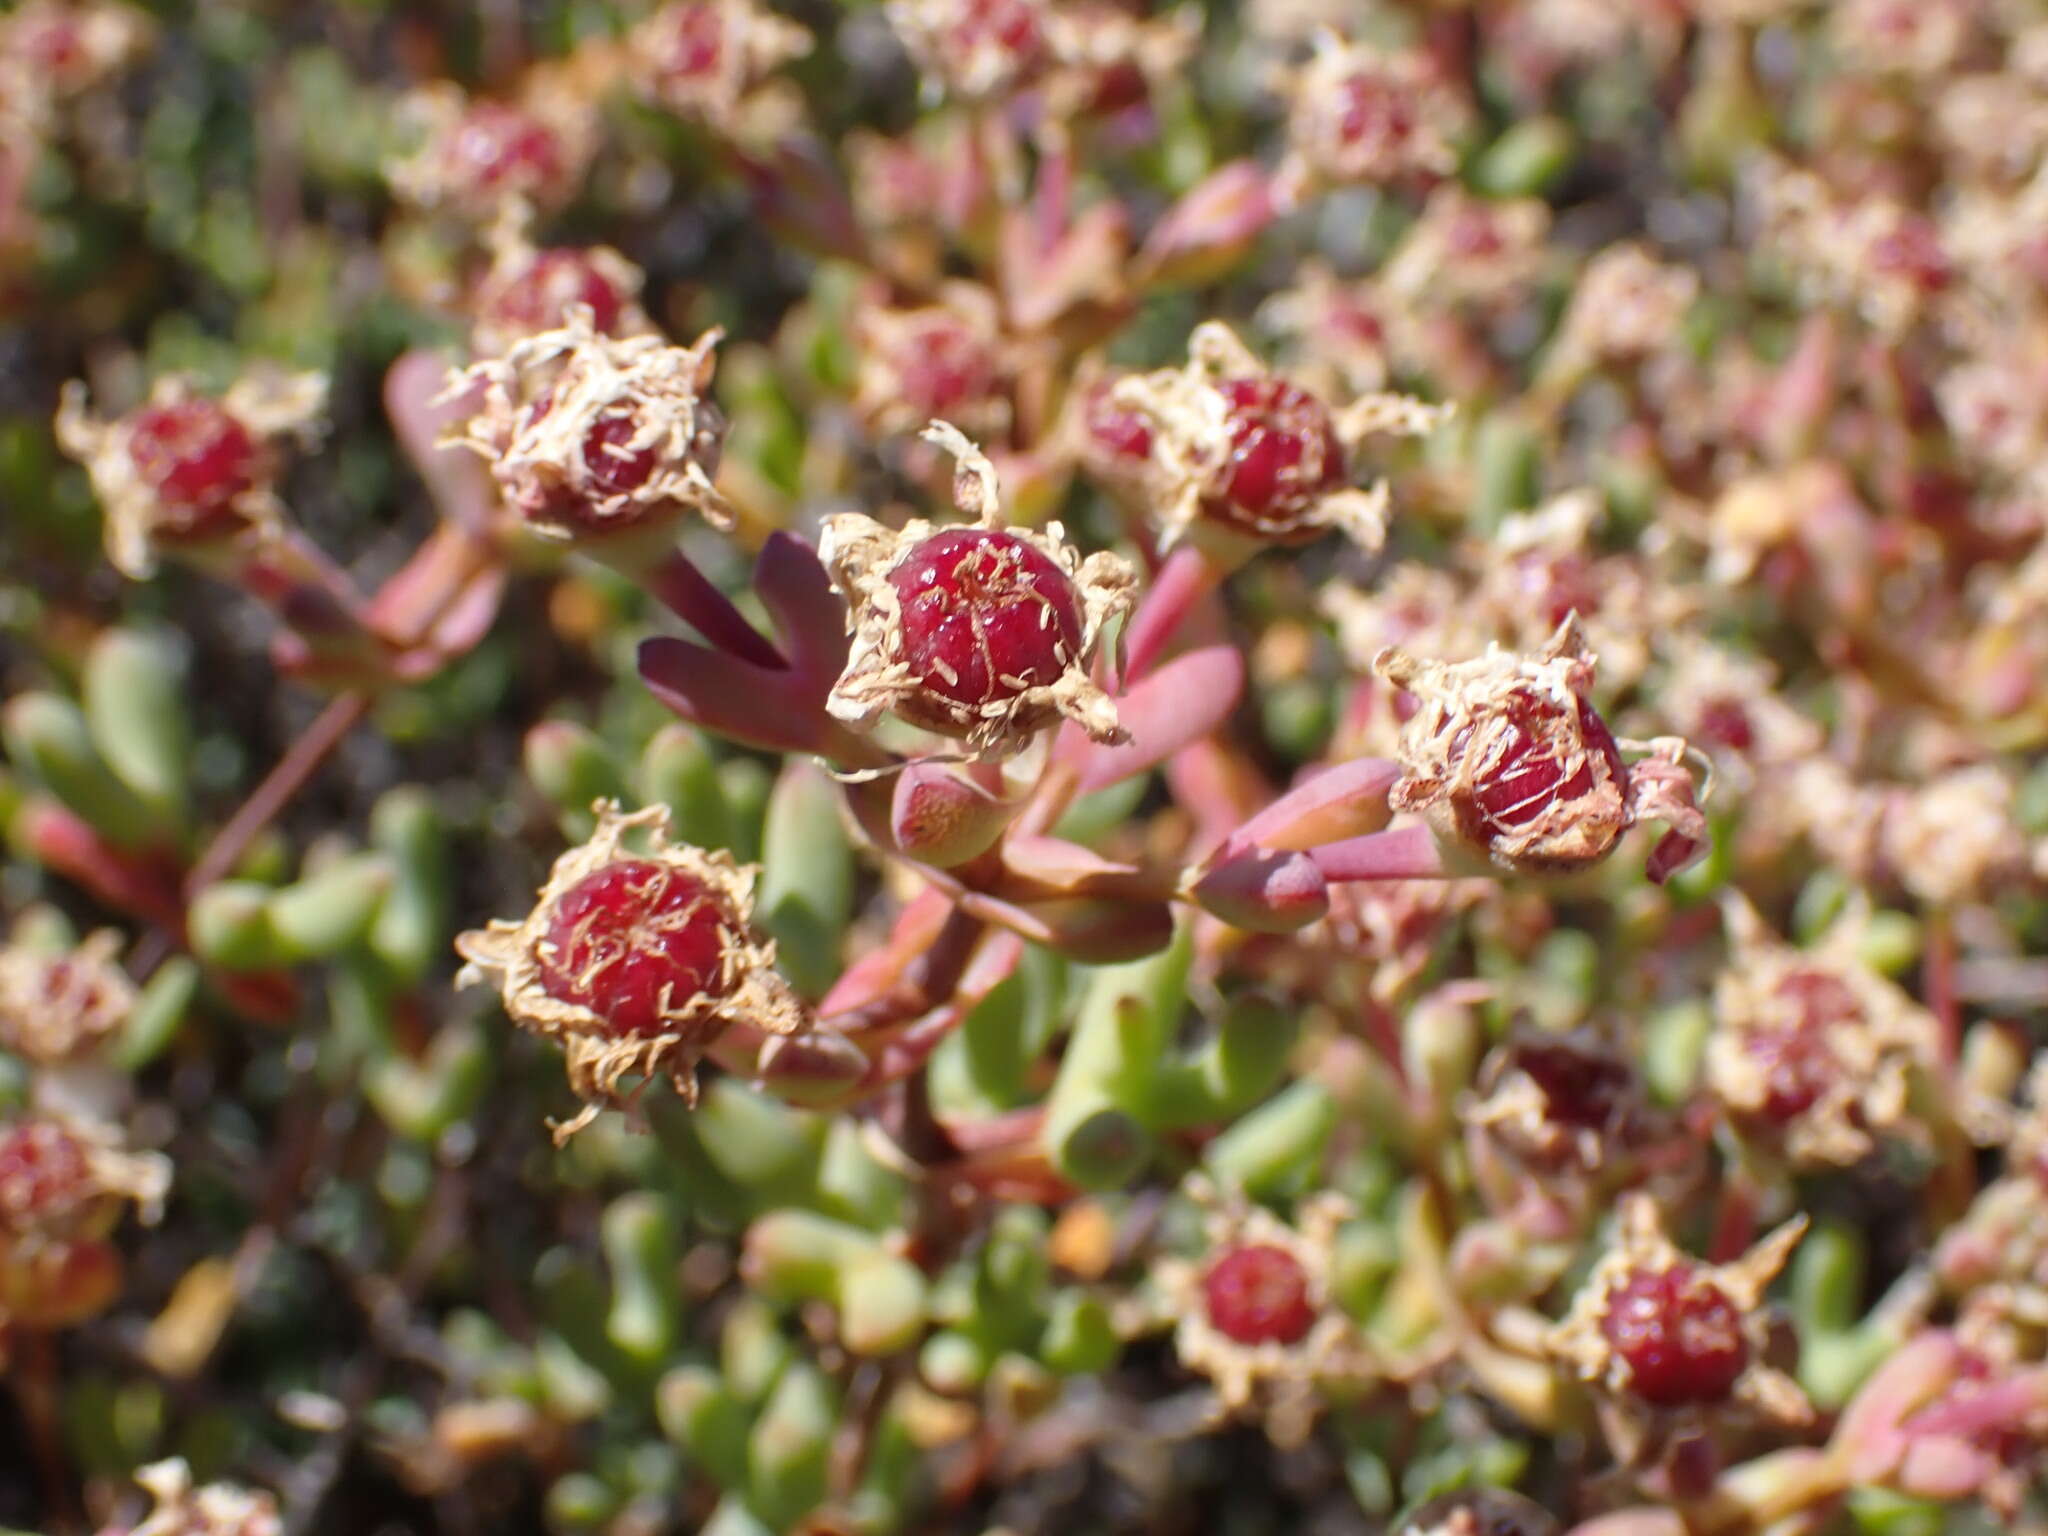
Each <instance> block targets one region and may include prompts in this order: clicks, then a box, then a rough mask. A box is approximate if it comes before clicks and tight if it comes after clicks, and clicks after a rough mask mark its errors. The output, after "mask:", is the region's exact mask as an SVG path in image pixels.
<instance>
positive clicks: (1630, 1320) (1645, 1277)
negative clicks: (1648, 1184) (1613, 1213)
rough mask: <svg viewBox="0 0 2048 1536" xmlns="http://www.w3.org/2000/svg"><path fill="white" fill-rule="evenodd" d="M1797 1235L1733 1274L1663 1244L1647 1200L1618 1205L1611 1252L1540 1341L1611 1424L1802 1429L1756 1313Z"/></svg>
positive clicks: (1795, 1390)
mask: <svg viewBox="0 0 2048 1536" xmlns="http://www.w3.org/2000/svg"><path fill="white" fill-rule="evenodd" d="M1805 1231H1806V1218H1805V1217H1804V1216H1798V1217H1795V1218H1793V1219H1792V1220H1791V1221H1789V1222H1787V1223H1786V1224H1785V1225H1784V1226H1782V1227H1780V1228H1778V1230H1777V1231H1775V1232H1773V1233H1772V1234H1771V1235H1770V1236H1768V1237H1766V1238H1764V1239H1763V1240H1762V1241H1761V1242H1759V1243H1758V1244H1757V1245H1756V1246H1755V1247H1753V1248H1751V1249H1750V1250H1749V1252H1747V1253H1745V1254H1744V1255H1743V1256H1742V1257H1741V1258H1739V1259H1736V1260H1734V1261H1733V1262H1732V1263H1727V1264H1706V1263H1703V1262H1701V1261H1700V1260H1698V1259H1695V1258H1692V1257H1691V1256H1689V1255H1687V1254H1685V1253H1683V1252H1681V1251H1680V1250H1679V1249H1678V1248H1677V1247H1676V1246H1675V1245H1674V1244H1673V1243H1672V1242H1671V1240H1670V1239H1669V1238H1668V1237H1666V1236H1665V1235H1664V1226H1663V1221H1662V1219H1661V1218H1660V1216H1659V1215H1658V1211H1657V1204H1656V1202H1655V1201H1654V1200H1652V1199H1651V1198H1650V1197H1649V1196H1647V1195H1641V1194H1635V1195H1629V1196H1627V1197H1626V1198H1625V1199H1624V1200H1623V1201H1622V1204H1621V1212H1620V1226H1619V1233H1618V1239H1617V1241H1616V1243H1615V1245H1614V1247H1612V1248H1611V1249H1609V1251H1608V1252H1607V1253H1606V1254H1605V1255H1603V1256H1602V1257H1601V1259H1600V1261H1599V1263H1598V1264H1596V1265H1595V1266H1594V1267H1593V1271H1592V1273H1591V1274H1590V1275H1588V1276H1587V1277H1586V1281H1585V1284H1584V1285H1583V1286H1582V1287H1581V1288H1580V1290H1579V1293H1578V1295H1577V1297H1576V1298H1575V1299H1574V1300H1573V1302H1572V1307H1571V1311H1570V1312H1569V1313H1568V1314H1567V1315H1566V1316H1565V1318H1564V1320H1563V1321H1562V1322H1560V1323H1559V1324H1557V1326H1556V1327H1554V1328H1553V1329H1551V1330H1550V1333H1549V1335H1548V1341H1547V1343H1548V1348H1549V1351H1550V1353H1551V1355H1552V1356H1553V1357H1554V1358H1556V1359H1557V1360H1558V1361H1559V1362H1560V1363H1562V1364H1563V1365H1565V1366H1567V1367H1568V1368H1569V1369H1570V1370H1571V1371H1572V1373H1573V1374H1574V1375H1575V1376H1577V1377H1578V1379H1579V1380H1581V1381H1583V1382H1586V1383H1587V1384H1588V1385H1590V1386H1592V1387H1593V1388H1595V1390H1596V1391H1597V1392H1598V1393H1599V1394H1600V1396H1601V1397H1602V1399H1603V1400H1604V1402H1605V1403H1606V1404H1607V1405H1609V1406H1611V1407H1612V1408H1615V1409H1618V1410H1619V1415H1618V1417H1617V1420H1616V1422H1617V1424H1630V1423H1631V1421H1633V1422H1634V1424H1635V1425H1637V1426H1639V1425H1640V1424H1641V1422H1642V1421H1644V1420H1646V1419H1653V1418H1655V1417H1657V1416H1660V1415H1674V1416H1680V1417H1684V1418H1694V1419H1711V1418H1713V1417H1715V1416H1718V1415H1723V1414H1726V1413H1728V1412H1729V1411H1731V1410H1747V1411H1749V1412H1751V1413H1754V1414H1756V1415H1759V1416H1761V1417H1763V1418H1764V1419H1767V1420H1770V1421H1774V1422H1776V1423H1779V1424H1803V1423H1806V1422H1807V1421H1809V1420H1810V1419H1811V1418H1812V1416H1813V1409H1812V1405H1811V1404H1809V1403H1808V1402H1807V1400H1806V1395H1805V1394H1804V1393H1803V1392H1801V1391H1800V1390H1799V1387H1798V1385H1797V1384H1796V1383H1794V1382H1793V1380H1792V1379H1791V1378H1790V1377H1789V1376H1786V1375H1785V1374H1784V1373H1783V1372H1781V1371H1778V1370H1776V1369H1774V1368H1772V1367H1771V1366H1769V1365H1767V1364H1766V1363H1765V1354H1766V1351H1767V1349H1768V1347H1769V1344H1770V1334H1769V1325H1768V1320H1767V1318H1766V1316H1765V1314H1764V1292H1765V1290H1766V1289H1767V1288H1768V1287H1769V1285H1770V1283H1771V1281H1772V1280H1773V1279H1774V1278H1775V1277H1776V1276H1777V1273H1778V1271H1779V1270H1781V1269H1783V1268H1784V1266H1785V1261H1786V1259H1788V1258H1789V1257H1790V1256H1791V1253H1792V1250H1793V1249H1794V1248H1795V1247H1797V1246H1798V1244H1799V1240H1800V1238H1801V1237H1802V1236H1803V1235H1804V1234H1805Z"/></svg>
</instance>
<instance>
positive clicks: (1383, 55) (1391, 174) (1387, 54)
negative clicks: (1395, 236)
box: [1280, 32, 1472, 196]
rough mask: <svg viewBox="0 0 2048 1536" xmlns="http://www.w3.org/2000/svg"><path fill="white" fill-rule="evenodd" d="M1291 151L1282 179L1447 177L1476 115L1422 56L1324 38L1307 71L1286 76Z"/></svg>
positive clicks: (1311, 182) (1340, 182) (1306, 182)
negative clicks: (1289, 160) (1462, 138)
mask: <svg viewBox="0 0 2048 1536" xmlns="http://www.w3.org/2000/svg"><path fill="white" fill-rule="evenodd" d="M1280 84H1281V88H1282V90H1283V91H1284V93H1285V94H1286V96H1287V99H1288V104H1289V116H1288V144H1289V148H1290V150H1291V153H1292V160H1291V162H1290V164H1289V166H1288V167H1287V168H1286V169H1285V170H1283V172H1282V179H1283V182H1289V183H1292V184H1293V185H1294V187H1295V189H1296V191H1295V192H1294V193H1293V194H1292V195H1294V196H1298V195H1301V194H1302V193H1305V192H1307V191H1309V190H1311V189H1313V188H1314V187H1315V186H1317V185H1336V186H1345V185H1351V184H1355V183H1364V184H1368V185H1373V184H1382V183H1387V182H1397V181H1411V180H1415V179H1419V178H1435V177H1439V176H1445V175H1448V174H1449V173H1450V172H1451V171H1452V170H1454V169H1456V167H1457V163H1458V156H1457V148H1456V141H1457V139H1458V138H1459V137H1460V136H1461V135H1462V134H1463V133H1464V132H1465V131H1466V129H1467V128H1468V127H1469V126H1470V124H1471V120H1472V109H1471V107H1470V105H1469V104H1468V103H1467V102H1466V101H1465V100H1464V98H1463V97H1462V96H1461V95H1460V94H1459V93H1458V92H1457V91H1456V90H1455V89H1453V88H1452V86H1451V85H1450V84H1449V82H1447V81H1446V80H1445V79H1444V78H1443V77H1442V75H1441V74H1440V73H1439V71H1438V69H1437V67H1436V64H1435V63H1434V61H1433V60H1431V59H1430V58H1429V56H1428V55H1426V54H1423V53H1414V52H1395V51H1390V50H1386V49H1381V48H1376V47H1372V46H1370V45H1368V44H1364V43H1352V42H1345V41H1343V40H1342V39H1340V38H1339V37H1337V36H1336V35H1335V34H1334V33H1331V32H1324V33H1322V34H1320V35H1319V36H1318V37H1317V38H1316V44H1315V53H1314V54H1313V56H1311V57H1310V59H1309V60H1308V62H1307V63H1306V64H1303V65H1301V66H1299V67H1298V68H1289V69H1286V70H1284V71H1282V72H1281V74H1280Z"/></svg>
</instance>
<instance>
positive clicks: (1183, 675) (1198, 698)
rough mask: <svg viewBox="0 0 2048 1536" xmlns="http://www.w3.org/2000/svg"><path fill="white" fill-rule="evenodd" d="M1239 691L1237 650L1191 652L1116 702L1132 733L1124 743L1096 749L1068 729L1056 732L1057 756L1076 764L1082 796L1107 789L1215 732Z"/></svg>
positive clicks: (1220, 648)
mask: <svg viewBox="0 0 2048 1536" xmlns="http://www.w3.org/2000/svg"><path fill="white" fill-rule="evenodd" d="M1243 689H1244V658H1243V657H1242V656H1241V655H1239V654H1238V652H1237V651H1236V650H1234V649H1232V648H1231V647H1229V646H1212V647H1210V648H1208V649H1206V650H1200V651H1193V652H1190V653H1189V654H1188V655H1186V656H1180V657H1176V658H1175V659H1174V660H1173V661H1172V662H1170V663H1168V664H1167V665H1166V666H1164V667H1161V668H1160V669H1159V670H1158V671H1157V672H1155V673H1153V674H1152V675H1151V676H1150V677H1148V678H1145V679H1143V680H1142V681H1140V682H1139V683H1138V684H1137V685H1136V686H1135V687H1133V688H1132V689H1131V690H1130V692H1128V693H1126V694H1125V695H1124V696H1123V697H1122V698H1120V699H1118V700H1117V702H1116V712H1117V719H1118V720H1119V721H1120V722H1121V723H1122V725H1123V727H1124V729H1125V730H1127V731H1129V732H1130V733H1131V739H1130V740H1129V741H1127V742H1125V743H1124V744H1123V745H1121V746H1115V747H1109V746H1100V745H1097V744H1095V743H1092V742H1090V741H1089V740H1088V738H1087V737H1086V736H1084V735H1083V734H1082V733H1081V732H1080V730H1079V729H1077V728H1076V727H1074V726H1068V727H1067V728H1066V730H1065V731H1063V732H1062V733H1061V738H1060V743H1059V750H1060V753H1061V755H1062V756H1063V757H1065V758H1067V760H1068V761H1071V762H1075V763H1077V764H1078V766H1079V770H1080V778H1081V790H1082V792H1083V793H1084V794H1092V793H1093V792H1094V791H1096V790H1098V789H1107V788H1108V787H1109V786H1110V785H1112V784H1120V783H1122V782H1123V781H1124V780H1125V779H1128V778H1133V777H1135V776H1136V775H1138V774H1141V773H1145V772H1148V771H1149V770H1151V769H1153V768H1156V767H1157V766H1158V765H1159V764H1161V763H1163V762H1165V761H1166V759H1168V758H1169V757H1172V756H1173V755H1174V753H1176V752H1178V751H1180V750H1181V748H1183V747H1186V746H1188V745H1190V744H1192V743H1194V742H1197V741H1200V740H1201V739H1202V738H1203V737H1205V736H1207V735H1209V734H1210V733H1211V732H1213V731H1215V730H1216V729H1217V728H1218V727H1219V726H1221V725H1222V724H1223V722H1224V721H1225V720H1227V719H1229V718H1230V712H1231V711H1232V710H1234V709H1235V708H1237V700H1238V696H1239V694H1240V693H1241V692H1242V691H1243Z"/></svg>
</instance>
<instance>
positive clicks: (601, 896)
mask: <svg viewBox="0 0 2048 1536" xmlns="http://www.w3.org/2000/svg"><path fill="white" fill-rule="evenodd" d="M730 939H731V934H730V931H729V928H728V925H727V922H726V917H725V914H724V912H723V911H722V910H721V908H720V907H719V905H718V902H717V901H716V899H715V898H714V897H713V896H712V894H711V893H710V892H709V891H708V890H706V889H705V887H704V886H703V885H702V884H701V883H700V882H699V881H697V880H696V879H694V878H692V877H691V876H689V875H687V874H685V873H683V872H682V871H680V870H678V869H674V868H672V867H670V866H669V865H667V864H661V863H657V862H655V861H653V860H651V859H626V860H622V861H620V862H619V863H616V864H609V865H607V866H605V867H604V868H603V869H600V870H598V871H597V872H596V873H594V874H591V875H586V876H585V877H584V878H583V879H582V880H580V881H578V882H577V883H576V884H575V885H573V886H571V887H570V888H569V889H568V890H567V891H565V892H564V893H563V894H562V895H561V897H560V898H559V899H558V900H557V901H556V902H555V908H554V911H553V912H552V913H551V914H550V915H549V918H548V924H547V928H546V931H545V932H544V933H543V935H542V937H541V940H540V942H539V944H538V945H537V946H536V954H535V959H536V960H537V962H538V964H539V970H540V985H541V990H543V991H544V992H546V993H547V995H548V996H549V997H551V998H553V999H555V1000H556V1001H557V1002H562V1003H573V1004H575V1005H576V1006H578V1007H582V1008H587V1009H589V1010H590V1011H591V1012H592V1013H595V1014H596V1015H598V1017H599V1018H601V1019H602V1020H603V1021H604V1023H605V1026H606V1029H607V1031H608V1032H609V1033H610V1034H613V1035H619V1036H642V1037H644V1036H650V1035H659V1034H662V1033H664V1032H666V1031H667V1030H668V1029H669V1028H670V1027H671V1026H670V1023H669V1019H670V1017H672V1016H673V1015H674V1014H675V1013H676V1012H678V1011H679V1010H681V1009H682V1008H683V1007H684V1006H685V1005H686V1004H687V1003H688V1002H689V1001H690V1000H691V999H692V998H696V997H711V998H719V997H724V996H725V995H726V994H727V993H728V992H730V991H731V989H732V987H733V985H734V982H735V979H736V978H735V977H733V976H732V975H730V974H728V969H727V967H726V965H725V956H726V952H727V950H728V948H729V947H730Z"/></svg>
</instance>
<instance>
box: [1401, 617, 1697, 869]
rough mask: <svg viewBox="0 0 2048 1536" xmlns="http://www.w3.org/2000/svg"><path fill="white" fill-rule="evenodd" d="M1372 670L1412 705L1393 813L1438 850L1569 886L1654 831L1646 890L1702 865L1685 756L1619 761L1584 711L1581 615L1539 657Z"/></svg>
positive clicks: (1665, 753) (1589, 659) (1496, 656)
mask: <svg viewBox="0 0 2048 1536" xmlns="http://www.w3.org/2000/svg"><path fill="white" fill-rule="evenodd" d="M1373 670H1374V671H1375V672H1376V673H1378V674H1379V675H1380V676H1381V677H1383V678H1385V679H1386V680H1387V681H1388V682H1391V683H1393V684H1395V685H1396V686H1398V687H1400V688H1403V689H1405V690H1407V691H1408V693H1410V694H1411V695H1413V697H1414V698H1415V700H1416V705H1417V708H1416V710H1415V713H1414V714H1413V715H1412V716H1411V717H1410V718H1409V720H1408V723H1407V724H1406V725H1405V726H1404V727H1403V728H1402V732H1401V744H1400V758H1401V764H1402V768H1403V770H1404V772H1403V774H1402V777H1401V780H1400V782H1399V783H1397V784H1396V785H1395V786H1394V789H1393V791H1392V793H1391V795H1390V796H1389V801H1390V803H1391V804H1392V805H1393V806H1394V807H1395V809H1397V810H1403V811H1411V812H1416V813H1419V814H1421V815H1422V816H1424V817H1425V818H1427V820H1428V821H1429V824H1430V826H1431V828H1432V829H1433V830H1434V831H1435V832H1436V834H1437V836H1438V838H1439V839H1440V840H1441V841H1443V842H1444V843H1446V844H1447V845H1449V846H1451V847H1453V848H1455V849H1460V850H1463V851H1464V852H1466V853H1467V854H1470V855H1478V856H1480V857H1482V858H1484V859H1486V860H1487V861H1489V862H1491V863H1492V864H1493V865H1494V866H1496V867H1497V868H1500V869H1504V870H1510V871H1513V872H1516V873H1536V874H1545V873H1567V872H1570V871H1574V870H1579V869H1584V868H1587V867H1589V866H1590V865H1593V864H1596V863H1598V862H1599V861H1600V860H1602V859H1604V858H1606V857H1607V855H1608V854H1610V853H1611V852H1613V850H1614V847H1615V845H1616V843H1618V842H1619V841H1620V840H1621V836H1622V834H1623V833H1624V832H1626V831H1628V829H1629V828H1630V827H1632V826H1634V825H1635V824H1636V823H1637V822H1638V821H1644V820H1659V821H1663V822H1665V823H1666V824H1667V825H1668V826H1669V828H1670V829H1671V830H1670V832H1669V833H1668V834H1667V836H1666V838H1665V840H1664V842H1663V843H1660V844H1659V846H1658V849H1657V850H1656V851H1655V852H1654V853H1653V854H1652V856H1651V873H1652V875H1653V877H1656V878H1660V879H1661V878H1668V877H1669V876H1670V875H1671V874H1673V873H1675V872H1676V871H1677V870H1678V869H1679V868H1682V867H1683V866H1684V864H1686V863H1689V862H1691V861H1692V859H1694V858H1696V857H1698V856H1699V854H1700V853H1702V852H1704V851H1705V847H1706V839H1707V827H1706V818H1705V816H1704V814H1703V813H1702V812H1701V811H1700V809H1699V806H1698V804H1697V798H1698V796H1697V792H1696V786H1695V784H1694V779H1693V768H1692V753H1691V749H1690V748H1689V747H1688V746H1687V745H1686V743H1685V742H1683V741H1681V740H1679V739H1678V738H1676V737H1663V738H1659V739H1657V740H1655V741H1652V742H1649V743H1645V744H1643V750H1644V751H1645V753H1646V755H1645V756H1644V757H1643V758H1641V759H1640V760H1639V761H1638V762H1636V763H1635V764H1633V765H1630V764H1629V763H1627V762H1625V761H1624V759H1623V757H1622V747H1621V743H1619V742H1618V741H1616V739H1615V737H1614V736H1613V734H1612V733H1611V732H1610V731H1609V730H1608V729H1607V726H1606V723H1605V722H1604V721H1602V720H1601V718H1600V715H1599V713H1598V712H1597V711H1596V710H1595V709H1594V708H1593V705H1592V701H1591V699H1590V697H1589V694H1590V691H1591V687H1592V682H1593V672H1594V657H1593V655H1592V654H1591V652H1589V651H1588V650H1587V649H1586V646H1585V641H1584V636H1583V634H1582V632H1581V630H1580V627H1579V623H1578V618H1577V615H1576V614H1572V615H1569V616H1567V618H1566V620H1565V622H1564V623H1563V624H1561V625H1559V626H1558V629H1557V632H1556V633H1555V634H1554V635H1553V636H1552V637H1551V639H1550V642H1549V644H1548V645H1546V646H1545V647H1544V649H1543V651H1542V652H1541V653H1540V654H1538V655H1534V656H1528V655H1515V654H1511V653H1509V652H1505V651H1502V650H1499V649H1498V648H1493V649H1489V650H1488V652H1487V654H1486V655H1484V656H1481V657H1478V658H1476V659H1475V660H1472V661H1463V662H1441V661H1426V660H1420V659H1417V658H1416V657H1413V656H1410V655H1409V654H1408V653H1407V652H1406V651H1404V650H1401V649H1400V648H1398V647H1393V646H1390V647H1388V648H1387V649H1386V650H1383V651H1382V652H1380V654H1379V655H1378V656H1376V657H1374V658H1373Z"/></svg>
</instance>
